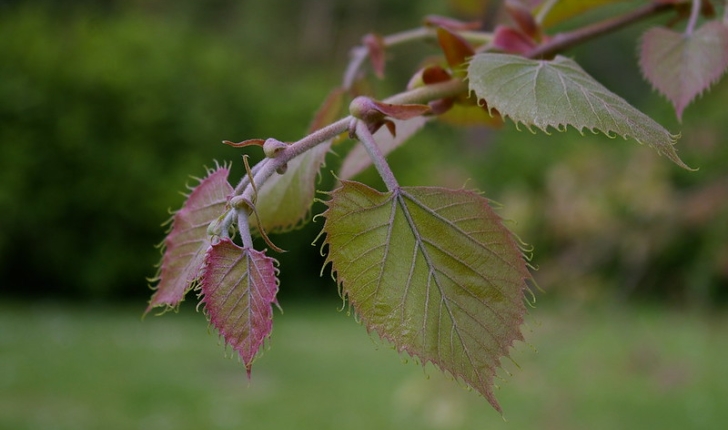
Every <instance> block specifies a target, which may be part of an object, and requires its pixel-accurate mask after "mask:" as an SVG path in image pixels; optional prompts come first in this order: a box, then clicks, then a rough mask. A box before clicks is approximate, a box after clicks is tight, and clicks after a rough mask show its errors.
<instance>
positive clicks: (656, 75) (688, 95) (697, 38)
mask: <svg viewBox="0 0 728 430" xmlns="http://www.w3.org/2000/svg"><path fill="white" fill-rule="evenodd" d="M640 53H641V55H640V67H641V69H642V73H643V74H644V75H645V78H646V79H647V80H648V81H650V83H651V84H652V85H653V86H654V87H655V88H656V89H657V90H658V91H659V92H660V93H662V94H663V95H664V96H665V97H667V98H668V100H670V101H671V102H672V104H673V106H674V107H675V112H676V113H677V117H678V118H682V113H683V110H684V109H685V107H686V106H687V105H688V104H690V102H691V101H692V100H693V99H695V97H697V96H698V95H699V94H701V93H702V92H703V91H705V90H706V89H708V88H710V86H711V85H713V84H714V83H715V82H716V81H717V80H718V79H720V77H721V76H722V75H723V73H725V71H726V69H727V68H728V27H726V24H724V23H723V22H720V21H711V22H708V23H707V24H705V25H703V26H702V27H701V28H700V29H698V30H697V31H695V32H693V33H691V34H683V33H678V32H675V31H673V30H670V29H667V28H660V27H657V28H653V29H650V30H648V31H647V32H646V33H645V34H644V36H643V37H642V46H641V50H640Z"/></svg>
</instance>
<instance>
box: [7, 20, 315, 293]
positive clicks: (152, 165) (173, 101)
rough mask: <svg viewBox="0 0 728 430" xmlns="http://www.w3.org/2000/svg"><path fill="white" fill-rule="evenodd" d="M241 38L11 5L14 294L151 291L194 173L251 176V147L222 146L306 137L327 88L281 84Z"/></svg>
mask: <svg viewBox="0 0 728 430" xmlns="http://www.w3.org/2000/svg"><path fill="white" fill-rule="evenodd" d="M234 42H235V41H225V40H224V39H221V38H212V37H209V36H208V35H207V34H206V33H205V32H204V31H203V30H202V29H200V28H194V27H192V26H190V25H188V24H185V23H184V22H182V21H180V20H165V19H163V17H159V16H151V15H148V14H142V13H134V12H131V11H129V12H118V13H115V14H107V13H103V12H84V11H76V12H73V13H65V14H61V15H58V14H51V13H49V12H48V11H46V10H45V9H42V8H34V7H17V8H6V9H4V10H3V13H1V14H0V159H1V160H2V168H1V169H0V184H2V186H1V188H0V225H1V226H2V235H1V236H0V271H1V272H2V274H3V289H4V290H6V292H21V293H24V294H27V293H30V294H33V293H34V292H37V293H56V294H72V295H82V294H84V295H85V294H90V295H92V296H97V297H98V296H105V295H108V294H110V293H112V292H114V293H118V294H121V293H124V292H132V291H137V292H141V293H142V294H146V293H147V290H146V289H145V288H144V284H145V281H144V278H145V276H151V275H153V274H154V269H153V268H152V267H151V264H153V262H156V261H157V260H158V258H159V253H158V251H157V250H155V249H154V247H153V245H154V243H156V242H159V241H160V240H161V239H162V237H163V229H162V228H161V227H160V226H159V225H160V224H161V222H163V221H164V219H165V214H166V213H167V210H168V209H169V208H177V207H179V206H180V204H181V202H182V197H181V196H180V195H179V193H178V191H184V184H185V182H194V181H190V180H189V176H188V175H190V174H191V175H196V176H202V175H204V168H203V167H202V166H203V165H204V164H207V165H208V166H210V165H212V164H213V159H217V160H220V161H224V160H230V161H234V162H235V165H236V168H237V169H238V170H237V171H236V172H235V175H236V176H235V178H234V179H233V180H237V178H239V175H240V173H241V171H240V165H241V163H240V156H241V155H240V152H239V151H235V150H232V149H231V148H227V147H225V146H224V145H221V144H220V140H222V139H232V140H242V139H244V138H249V137H257V136H266V135H270V134H273V133H276V134H277V135H278V136H280V137H281V138H292V137H293V136H296V135H298V134H300V132H302V131H303V130H304V128H305V126H306V124H307V122H308V117H309V115H310V112H311V111H312V110H313V109H315V107H316V106H317V104H318V99H317V98H318V97H320V94H325V89H324V88H322V86H321V85H320V83H318V82H319V81H318V80H317V79H315V78H313V77H311V76H305V75H302V76H300V82H299V83H298V85H297V86H295V87H294V88H292V87H291V86H289V85H286V84H282V85H278V84H277V83H276V82H277V81H276V80H275V76H271V75H274V74H270V73H269V70H271V69H275V68H274V67H273V66H272V65H263V64H261V62H260V58H265V56H264V54H262V53H255V54H252V53H250V52H247V51H246V50H245V47H241V46H239V45H237V44H236V43H234ZM271 91H273V94H269V93H270V92H271ZM263 101H265V103H263ZM274 109H275V110H274ZM284 124H286V126H283V125H284Z"/></svg>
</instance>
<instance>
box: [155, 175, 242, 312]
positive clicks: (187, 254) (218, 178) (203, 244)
mask: <svg viewBox="0 0 728 430" xmlns="http://www.w3.org/2000/svg"><path fill="white" fill-rule="evenodd" d="M228 173H229V169H228V168H227V167H218V168H217V169H216V170H214V171H211V172H210V173H209V174H208V176H207V177H206V178H205V179H203V180H201V181H200V183H199V184H198V185H197V186H196V187H195V188H194V189H192V192H191V193H190V195H189V196H188V197H187V201H185V204H184V205H183V206H182V209H180V210H179V211H177V212H176V213H175V215H174V217H173V218H172V229H171V231H170V232H169V234H168V235H167V237H166V238H165V239H164V255H163V256H162V265H161V267H160V269H159V276H158V281H159V282H158V284H157V286H156V291H155V293H154V295H152V299H151V300H150V302H149V306H148V307H147V310H146V312H149V311H150V310H151V309H152V308H154V307H157V306H166V307H171V308H173V307H176V306H177V305H178V304H179V303H180V302H181V301H182V300H183V299H184V296H185V294H186V293H187V291H189V290H190V288H192V286H193V285H194V283H195V282H196V281H197V280H198V279H199V276H200V269H201V267H202V260H203V258H204V257H205V252H206V251H207V249H208V247H209V246H210V239H209V236H208V233H207V227H208V226H209V225H210V223H211V222H213V221H215V220H217V219H218V218H219V217H220V215H221V214H222V213H223V212H224V210H225V204H226V203H227V198H228V196H229V195H231V194H232V193H233V188H232V186H231V185H230V183H228V181H227V177H228Z"/></svg>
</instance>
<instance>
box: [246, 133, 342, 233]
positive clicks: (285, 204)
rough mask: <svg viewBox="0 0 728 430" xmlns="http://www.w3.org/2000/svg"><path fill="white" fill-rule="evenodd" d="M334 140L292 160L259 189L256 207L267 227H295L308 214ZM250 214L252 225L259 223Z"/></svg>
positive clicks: (276, 230)
mask: <svg viewBox="0 0 728 430" xmlns="http://www.w3.org/2000/svg"><path fill="white" fill-rule="evenodd" d="M330 148H331V141H327V142H324V143H322V144H320V145H317V146H316V147H314V148H312V149H311V150H309V151H307V152H305V153H303V154H301V155H299V156H298V157H296V158H294V159H293V160H291V161H289V162H288V168H287V170H286V171H285V173H283V174H278V173H276V174H274V175H273V176H271V177H270V178H269V179H268V180H267V181H266V182H265V183H264V184H263V186H262V187H261V188H260V190H258V198H257V199H256V203H255V208H256V211H257V212H258V217H260V222H261V223H262V226H263V229H264V230H265V231H266V232H268V233H270V232H273V233H280V232H284V231H288V230H291V229H293V228H295V227H297V226H298V225H300V224H302V223H303V222H304V221H305V220H306V219H307V217H308V214H309V210H310V209H311V205H312V204H313V200H314V195H315V193H316V180H317V179H318V175H319V171H320V170H321V166H322V165H323V164H324V161H325V160H326V154H327V153H328V151H329V149H330ZM258 222H259V221H258V218H256V217H251V218H250V227H251V228H257V227H258Z"/></svg>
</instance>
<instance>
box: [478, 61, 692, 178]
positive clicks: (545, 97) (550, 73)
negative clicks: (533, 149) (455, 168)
mask: <svg viewBox="0 0 728 430" xmlns="http://www.w3.org/2000/svg"><path fill="white" fill-rule="evenodd" d="M468 80H469V82H470V90H471V91H474V92H475V94H476V95H477V96H478V98H480V99H483V100H485V102H486V103H487V104H488V106H489V107H490V108H492V109H496V110H498V112H500V114H501V115H502V116H503V117H510V118H511V119H512V120H513V121H514V122H515V123H516V124H521V123H522V124H525V125H526V126H527V127H529V129H530V126H536V127H538V128H539V129H541V130H543V131H544V132H548V128H549V127H553V128H555V129H556V130H558V131H565V130H566V128H567V126H569V125H570V126H572V127H574V128H576V129H577V130H579V132H582V131H583V129H584V128H587V129H589V130H591V131H592V132H595V130H598V131H601V132H603V133H604V134H606V135H607V136H610V137H611V136H614V135H615V134H616V135H619V136H622V137H623V138H626V137H627V136H631V137H633V138H634V139H635V140H637V141H638V142H639V143H646V144H648V145H650V146H652V147H653V148H655V149H656V150H657V152H659V153H660V154H663V155H665V156H666V157H668V158H669V159H670V160H672V161H673V162H675V163H676V164H677V165H679V166H681V167H683V168H685V169H689V167H688V166H686V165H685V163H683V161H682V160H681V159H680V157H678V155H677V153H676V152H675V148H673V145H674V144H675V142H676V140H677V136H674V135H672V134H670V132H669V131H667V130H666V129H665V128H664V127H662V126H661V125H660V124H658V123H657V122H655V121H654V120H653V119H652V118H650V117H648V116H647V115H645V114H644V113H642V112H640V111H639V110H637V109H636V108H634V107H633V106H632V105H630V104H629V103H627V101H625V100H624V99H623V98H621V97H619V96H618V95H616V94H614V93H612V92H611V91H609V90H608V89H606V88H605V87H604V86H603V85H602V84H600V83H599V82H597V81H596V80H595V79H594V78H592V77H591V76H589V75H588V74H587V73H586V72H585V71H584V70H583V69H582V68H581V67H579V65H578V64H576V62H574V61H573V60H571V59H568V58H566V57H562V56H557V57H556V58H555V59H554V60H552V61H545V60H530V59H527V58H523V57H520V56H517V55H509V54H493V53H485V54H479V55H476V56H475V57H474V58H473V59H472V60H471V62H470V65H469V67H468Z"/></svg>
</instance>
